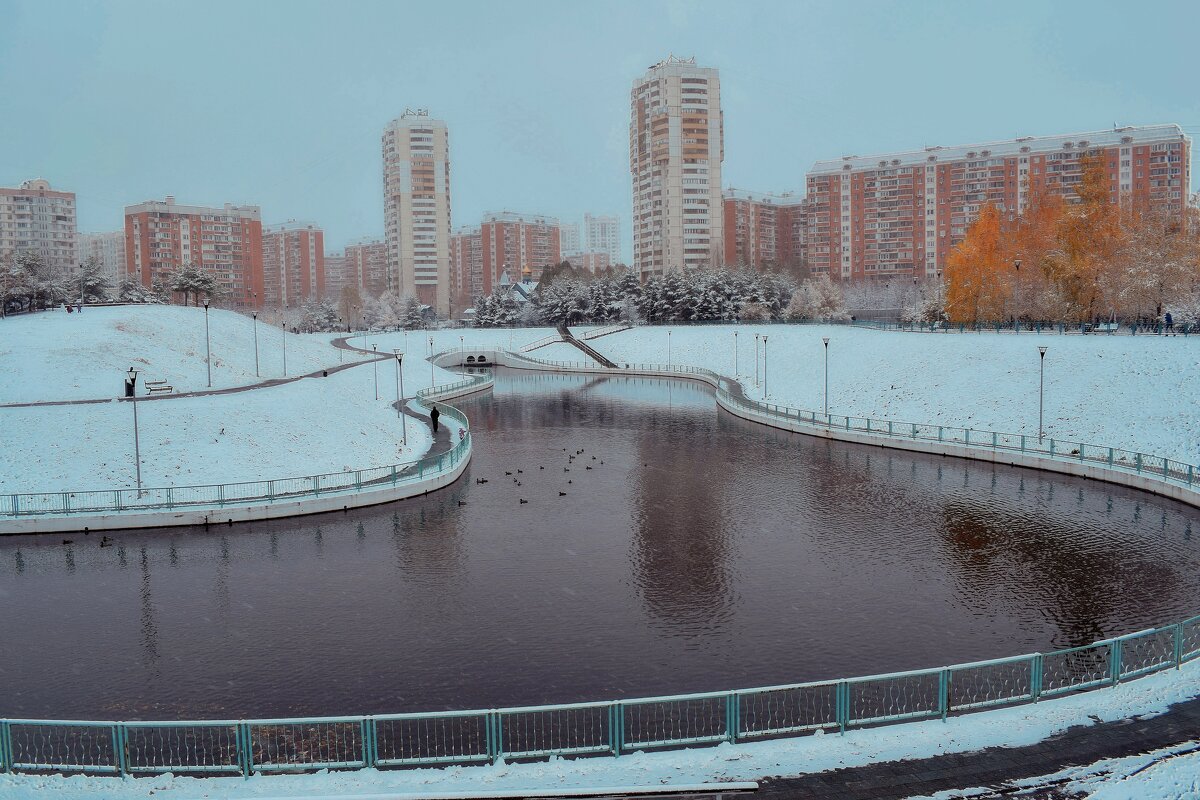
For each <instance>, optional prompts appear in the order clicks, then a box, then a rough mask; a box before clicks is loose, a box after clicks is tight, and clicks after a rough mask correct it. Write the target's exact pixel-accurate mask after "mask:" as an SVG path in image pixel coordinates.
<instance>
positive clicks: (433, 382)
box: [429, 336, 437, 388]
mask: <svg viewBox="0 0 1200 800" xmlns="http://www.w3.org/2000/svg"><path fill="white" fill-rule="evenodd" d="M429 386H430V387H431V388H432V387H434V386H437V379H436V378H434V377H433V337H432V336H430V337H429Z"/></svg>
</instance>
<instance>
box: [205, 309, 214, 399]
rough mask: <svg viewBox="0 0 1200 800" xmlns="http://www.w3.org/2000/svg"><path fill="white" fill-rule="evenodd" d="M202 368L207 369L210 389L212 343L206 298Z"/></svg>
mask: <svg viewBox="0 0 1200 800" xmlns="http://www.w3.org/2000/svg"><path fill="white" fill-rule="evenodd" d="M204 366H205V367H207V368H208V386H209V388H212V342H211V341H210V340H209V338H208V298H207V297H206V298H204Z"/></svg>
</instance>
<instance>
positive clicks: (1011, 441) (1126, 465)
mask: <svg viewBox="0 0 1200 800" xmlns="http://www.w3.org/2000/svg"><path fill="white" fill-rule="evenodd" d="M507 355H508V357H509V358H510V359H512V360H518V361H523V362H527V363H529V364H530V365H531V366H545V367H554V368H559V369H565V370H574V371H585V372H598V371H599V372H605V373H608V374H620V371H619V370H608V369H604V368H603V367H600V366H599V365H597V364H591V363H586V362H579V361H546V360H542V359H536V358H532V357H530V356H528V355H525V354H514V353H509V354H507ZM618 367H620V368H621V369H626V370H632V371H641V372H654V373H669V374H670V375H678V376H680V377H684V378H694V379H699V380H702V381H704V382H706V383H709V384H711V385H712V386H715V387H716V389H717V394H718V396H719V397H720V399H721V402H722V404H723V405H727V406H733V407H736V408H738V409H741V410H744V411H748V412H752V413H755V414H760V415H763V416H767V417H772V418H774V419H775V420H777V421H779V422H782V423H785V424H787V425H799V426H806V427H812V428H820V429H829V430H836V431H849V432H852V433H865V434H869V435H870V436H874V437H879V438H881V439H893V440H909V441H922V442H939V443H943V444H955V445H962V446H966V447H972V448H978V449H990V450H996V451H1007V452H1013V453H1024V454H1026V455H1030V456H1037V457H1040V458H1046V459H1051V460H1054V461H1058V462H1072V463H1081V464H1087V465H1091V466H1095V467H1100V468H1102V469H1109V470H1115V471H1118V472H1124V473H1128V474H1133V475H1142V476H1145V477H1148V478H1153V479H1156V480H1160V481H1163V482H1165V483H1168V484H1171V485H1173V486H1181V487H1185V488H1188V489H1194V490H1200V468H1197V467H1196V466H1195V465H1193V464H1188V463H1186V462H1183V461H1176V460H1174V459H1170V458H1164V457H1162V456H1155V455H1150V454H1147V453H1139V452H1137V451H1134V450H1124V449H1121V448H1119V447H1106V446H1104V445H1098V444H1087V443H1085V442H1076V441H1072V440H1067V439H1056V438H1053V437H1048V436H1045V437H1038V436H1037V435H1036V434H1026V433H1000V432H998V431H989V430H982V429H977V428H957V427H953V426H950V425H929V424H926V423H919V422H900V421H897V420H885V419H874V418H872V417H856V416H845V415H839V414H823V413H821V412H819V411H809V410H806V409H800V408H793V407H791V406H785V405H779V404H777V403H768V402H766V401H762V400H753V399H751V398H749V397H746V396H745V394H744V393H741V392H734V391H733V390H732V389H731V386H733V385H734V382H733V381H732V380H730V379H729V378H726V377H725V376H723V375H720V374H718V373H716V372H713V371H712V370H710V369H704V368H703V367H692V366H687V365H671V366H667V365H663V364H636V363H632V362H624V361H623V362H619V363H618Z"/></svg>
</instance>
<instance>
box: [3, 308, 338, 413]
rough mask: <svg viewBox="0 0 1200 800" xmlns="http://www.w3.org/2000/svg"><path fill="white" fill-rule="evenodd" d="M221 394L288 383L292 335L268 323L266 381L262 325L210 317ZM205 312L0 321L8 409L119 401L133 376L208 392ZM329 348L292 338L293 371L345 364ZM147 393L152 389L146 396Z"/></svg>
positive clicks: (142, 311)
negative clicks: (26, 404)
mask: <svg viewBox="0 0 1200 800" xmlns="http://www.w3.org/2000/svg"><path fill="white" fill-rule="evenodd" d="M208 316H209V320H208V324H209V336H210V338H211V340H212V388H214V389H223V388H226V387H229V386H242V385H245V384H249V383H258V382H259V381H261V380H266V379H268V378H280V377H283V332H282V331H281V330H280V329H279V328H276V327H272V326H270V325H267V324H266V323H264V322H262V321H259V323H258V326H257V327H258V355H259V372H260V373H261V377H257V378H256V377H255V375H254V329H255V325H254V320H253V319H252V318H250V317H248V316H245V315H243V314H238V313H236V312H233V311H223V310H220V309H215V308H214V309H210V310H209V312H208ZM204 358H205V341H204V309H203V308H197V307H195V306H191V307H184V306H153V305H151V306H111V307H104V308H87V307H85V308H84V310H83V313H82V314H68V313H66V312H65V311H46V312H42V313H38V314H23V315H18V316H13V317H9V318H8V319H6V320H3V321H0V403H24V402H35V401H40V400H80V399H90V398H97V397H119V396H121V394H122V392H123V391H124V380H125V371H126V370H128V369H129V368H130V367H131V366H132V367H134V368H135V369H138V370H141V375H140V376H139V377H138V385H139V387H140V386H142V385H143V384H144V382H145V381H157V380H163V381H166V382H167V383H168V384H170V385H171V386H173V387H174V388H175V391H176V392H189V391H196V390H203V389H207V388H208V373H207V370H206V368H205V363H204ZM339 358H346V360H350V355H349V354H346V355H345V356H339V354H338V351H337V350H336V349H334V348H333V347H332V346H331V345H329V344H328V342H327V341H322V340H321V339H319V338H317V337H313V336H303V335H296V334H288V336H287V374H288V375H302V374H305V373H308V372H313V371H315V370H318V369H321V368H323V367H328V366H331V365H336V364H338V363H339ZM143 393H144V391H143Z"/></svg>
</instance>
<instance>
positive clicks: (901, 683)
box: [0, 616, 1200, 777]
mask: <svg viewBox="0 0 1200 800" xmlns="http://www.w3.org/2000/svg"><path fill="white" fill-rule="evenodd" d="M1198 657H1200V616H1196V617H1192V618H1190V619H1186V620H1184V621H1182V622H1179V623H1175V624H1172V625H1165V626H1162V627H1159V628H1150V629H1147V630H1143V631H1138V632H1136V633H1130V634H1127V635H1125V636H1119V637H1115V638H1111V639H1104V640H1102V641H1098V642H1094V643H1092V644H1090V645H1086V646H1084V647H1073V648H1069V649H1066V650H1056V651H1053V652H1050V653H1030V654H1027V655H1019V656H1010V657H1007V658H999V659H994V660H991V661H979V662H973V663H968V664H954V665H951V666H945V667H937V668H934V669H925V670H912V671H909V672H896V673H890V674H885V675H866V676H861V677H856V678H842V679H837V680H830V681H817V682H811V683H795V684H785V685H780V686H764V687H757V688H751V689H732V690H729V691H723V692H706V693H697V694H683V695H671V696H664V697H643V698H634V699H627V700H604V701H597V702H586V703H567V704H557V705H542V706H523V707H514V708H500V709H476V710H467V711H440V712H429V713H410V714H378V715H364V716H348V717H312V718H298V719H259V720H237V721H235V720H199V721H163V722H146V721H139V722H115V721H59V720H35V719H0V772H44V771H54V772H75V773H83V774H88V775H141V774H162V773H167V772H171V773H192V774H196V775H208V774H222V773H224V774H230V775H243V776H246V777H249V776H250V775H252V774H254V773H279V772H297V771H313V770H321V769H364V768H372V767H403V766H408V767H415V766H430V765H436V766H444V765H452V764H458V765H468V764H480V763H495V762H497V761H499V760H501V759H513V758H549V757H554V756H584V755H610V756H619V755H624V754H626V753H632V752H635V751H638V750H646V749H650V748H662V747H679V746H696V745H711V744H717V743H720V742H730V743H734V744H736V743H738V742H743V741H751V740H755V739H761V738H765V737H779V736H800V735H803V734H806V733H813V732H817V731H822V732H825V731H828V732H835V731H837V732H845V731H846V729H848V728H855V727H859V726H865V725H881V724H894V723H901V722H908V721H917V720H931V719H942V720H945V719H946V718H947V717H948V716H950V715H952V714H953V715H957V714H966V713H972V712H977V711H983V710H986V709H990V708H995V707H1001V706H1011V705H1021V704H1028V703H1037V702H1038V701H1040V700H1043V699H1046V698H1051V697H1056V696H1059V695H1064V694H1068V693H1079V692H1085V691H1090V690H1096V689H1101V688H1104V687H1109V686H1115V685H1117V684H1118V683H1120V682H1121V681H1123V680H1132V679H1135V678H1140V677H1142V676H1145V675H1150V674H1152V673H1156V672H1161V671H1163V670H1168V669H1179V668H1181V667H1182V665H1183V664H1185V663H1187V662H1190V661H1192V660H1194V659H1196V658H1198Z"/></svg>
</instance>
